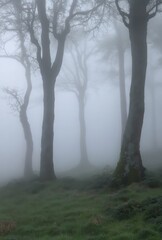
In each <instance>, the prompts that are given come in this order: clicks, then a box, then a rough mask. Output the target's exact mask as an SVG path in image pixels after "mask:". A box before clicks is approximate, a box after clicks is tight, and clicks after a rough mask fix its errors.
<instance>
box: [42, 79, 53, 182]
mask: <svg viewBox="0 0 162 240" xmlns="http://www.w3.org/2000/svg"><path fill="white" fill-rule="evenodd" d="M50 80H51V79H43V94H44V100H43V107H44V111H43V124H42V139H41V166H40V178H41V179H42V180H52V179H55V178H56V175H55V172H54V164H53V139H54V106H55V93H54V83H55V81H53V80H51V81H50Z"/></svg>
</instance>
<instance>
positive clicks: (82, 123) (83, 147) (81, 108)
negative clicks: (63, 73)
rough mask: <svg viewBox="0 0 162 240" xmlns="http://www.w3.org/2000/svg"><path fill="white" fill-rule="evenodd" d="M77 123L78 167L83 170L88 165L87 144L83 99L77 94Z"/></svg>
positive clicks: (81, 95) (82, 96)
mask: <svg viewBox="0 0 162 240" xmlns="http://www.w3.org/2000/svg"><path fill="white" fill-rule="evenodd" d="M78 100H79V123H80V157H81V162H80V165H81V166H82V167H83V168H84V167H87V166H88V165H89V161H88V154H87V144H86V123H85V97H84V94H79V97H78Z"/></svg>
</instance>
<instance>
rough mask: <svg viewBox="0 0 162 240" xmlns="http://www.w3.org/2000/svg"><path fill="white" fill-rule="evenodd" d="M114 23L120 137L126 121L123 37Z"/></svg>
mask: <svg viewBox="0 0 162 240" xmlns="http://www.w3.org/2000/svg"><path fill="white" fill-rule="evenodd" d="M114 25H115V29H116V33H117V50H118V61H119V87H120V88H119V89H120V109H121V128H122V134H121V136H122V138H123V134H124V130H125V126H126V122H127V100H126V90H125V69H124V62H125V58H124V47H123V39H122V36H121V33H120V29H119V28H118V26H117V25H116V23H115V24H114Z"/></svg>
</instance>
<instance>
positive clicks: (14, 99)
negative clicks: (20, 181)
mask: <svg viewBox="0 0 162 240" xmlns="http://www.w3.org/2000/svg"><path fill="white" fill-rule="evenodd" d="M3 91H4V92H5V93H6V94H8V95H9V97H10V98H11V99H10V102H9V105H10V107H11V109H12V111H13V112H18V114H19V119H20V122H21V125H22V128H23V132H24V136H25V141H26V154H25V167H24V177H25V178H26V179H30V178H31V177H32V176H33V170H32V155H33V139H32V133H31V129H30V124H29V122H28V118H27V114H26V106H25V105H26V95H27V93H26V94H25V97H24V99H23V98H22V97H21V96H20V94H19V93H18V91H17V90H15V89H10V88H4V89H3Z"/></svg>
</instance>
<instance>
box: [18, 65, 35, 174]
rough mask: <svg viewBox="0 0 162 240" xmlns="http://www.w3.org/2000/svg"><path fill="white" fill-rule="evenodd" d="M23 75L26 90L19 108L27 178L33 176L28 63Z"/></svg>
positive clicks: (30, 89)
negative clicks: (28, 108) (23, 137)
mask: <svg viewBox="0 0 162 240" xmlns="http://www.w3.org/2000/svg"><path fill="white" fill-rule="evenodd" d="M25 75H26V80H27V90H26V93H25V97H24V102H23V104H22V106H21V108H20V121H21V124H22V128H23V132H24V136H25V141H26V155H25V167H24V176H25V178H27V179H29V178H31V177H32V176H33V170H32V156H33V138H32V133H31V128H30V124H29V122H28V117H27V107H28V104H29V99H30V95H31V91H32V84H31V70H30V64H28V65H27V66H26V68H25Z"/></svg>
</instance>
